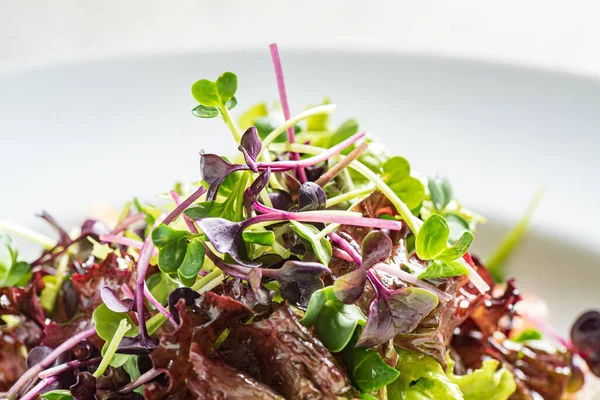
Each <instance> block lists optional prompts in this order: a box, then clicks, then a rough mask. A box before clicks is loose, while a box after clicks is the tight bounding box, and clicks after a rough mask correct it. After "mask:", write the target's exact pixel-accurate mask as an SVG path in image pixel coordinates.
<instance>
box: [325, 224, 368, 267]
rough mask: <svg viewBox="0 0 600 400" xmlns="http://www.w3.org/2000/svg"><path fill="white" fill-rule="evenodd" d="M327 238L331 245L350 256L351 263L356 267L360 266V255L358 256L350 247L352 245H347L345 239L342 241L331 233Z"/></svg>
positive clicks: (341, 238)
mask: <svg viewBox="0 0 600 400" xmlns="http://www.w3.org/2000/svg"><path fill="white" fill-rule="evenodd" d="M329 238H330V239H331V241H332V242H333V243H335V244H337V245H338V246H339V247H340V248H341V249H342V250H344V251H345V252H346V253H347V254H348V255H349V256H350V258H351V259H352V261H354V262H355V263H356V265H358V266H359V267H360V266H361V265H362V257H361V255H360V254H358V251H356V249H355V248H354V247H352V245H351V244H350V243H348V241H347V240H346V239H344V238H343V237H341V236H340V235H338V234H337V233H335V232H331V233H330V234H329Z"/></svg>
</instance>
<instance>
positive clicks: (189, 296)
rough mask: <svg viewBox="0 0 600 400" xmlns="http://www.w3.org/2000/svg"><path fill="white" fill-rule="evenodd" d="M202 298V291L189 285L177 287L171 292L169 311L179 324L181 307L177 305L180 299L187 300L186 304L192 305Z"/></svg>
mask: <svg viewBox="0 0 600 400" xmlns="http://www.w3.org/2000/svg"><path fill="white" fill-rule="evenodd" d="M199 298H200V293H198V292H196V291H195V290H192V289H190V288H187V287H182V288H177V289H175V290H173V291H172V292H171V294H169V311H170V312H171V314H172V315H173V318H174V319H175V321H177V323H178V324H180V323H181V320H180V318H179V309H178V308H177V307H176V306H177V303H178V302H179V300H181V299H183V300H184V301H185V306H186V307H187V306H191V305H192V304H194V303H195V302H196V299H199Z"/></svg>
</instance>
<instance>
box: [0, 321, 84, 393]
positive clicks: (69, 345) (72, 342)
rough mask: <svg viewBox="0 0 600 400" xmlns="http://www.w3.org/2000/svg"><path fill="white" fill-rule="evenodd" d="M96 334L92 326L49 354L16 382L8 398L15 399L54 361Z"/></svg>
mask: <svg viewBox="0 0 600 400" xmlns="http://www.w3.org/2000/svg"><path fill="white" fill-rule="evenodd" d="M95 333H96V328H95V327H93V326H92V327H91V328H87V329H85V330H83V331H81V332H79V333H77V334H76V335H75V336H72V337H71V338H69V339H67V340H66V341H65V342H63V343H62V344H61V345H60V346H58V347H57V348H56V349H54V350H52V352H51V353H50V354H48V355H47V356H46V357H45V358H44V359H42V361H40V362H39V363H37V364H35V365H34V366H33V367H31V368H29V369H28V370H27V371H25V373H24V374H23V375H21V377H20V378H19V380H18V381H17V382H15V384H14V385H13V386H12V387H11V388H10V390H9V391H8V392H6V397H7V398H10V399H12V398H14V397H15V396H16V395H17V394H18V393H19V391H21V389H22V388H23V387H24V386H25V385H27V384H28V383H29V382H30V381H31V380H33V379H36V378H37V376H38V374H39V373H40V372H42V371H43V370H44V369H45V368H47V367H48V366H50V365H51V364H52V363H53V362H54V361H56V359H57V358H58V356H60V355H61V354H62V353H64V352H65V351H67V350H70V349H71V348H73V347H74V346H75V345H76V344H77V343H79V342H81V341H82V340H83V339H87V338H89V337H90V336H92V335H93V334H95ZM36 387H37V386H36ZM44 387H45V386H44ZM44 387H42V388H41V389H43V388H44ZM41 389H40V390H41ZM36 394H37V393H36Z"/></svg>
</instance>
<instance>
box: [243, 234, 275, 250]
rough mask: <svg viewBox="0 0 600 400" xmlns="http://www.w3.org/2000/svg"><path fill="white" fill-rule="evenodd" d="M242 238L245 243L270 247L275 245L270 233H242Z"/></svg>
mask: <svg viewBox="0 0 600 400" xmlns="http://www.w3.org/2000/svg"><path fill="white" fill-rule="evenodd" d="M242 237H243V238H244V241H245V242H247V243H256V244H260V245H262V246H272V245H273V243H275V234H274V233H273V232H272V231H244V232H243V233H242Z"/></svg>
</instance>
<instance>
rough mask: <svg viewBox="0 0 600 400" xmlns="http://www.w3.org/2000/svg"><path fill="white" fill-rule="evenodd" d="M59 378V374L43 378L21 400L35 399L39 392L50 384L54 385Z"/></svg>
mask: <svg viewBox="0 0 600 400" xmlns="http://www.w3.org/2000/svg"><path fill="white" fill-rule="evenodd" d="M57 380H58V376H51V377H50V378H46V379H42V380H41V381H40V383H38V384H37V385H35V386H34V387H33V388H32V389H31V390H30V391H29V392H27V393H26V394H25V395H24V396H23V397H21V400H33V399H35V398H36V396H37V395H38V394H40V392H41V391H42V390H44V389H45V388H47V387H48V386H50V385H52V384H53V383H54V382H56V381H57Z"/></svg>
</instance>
